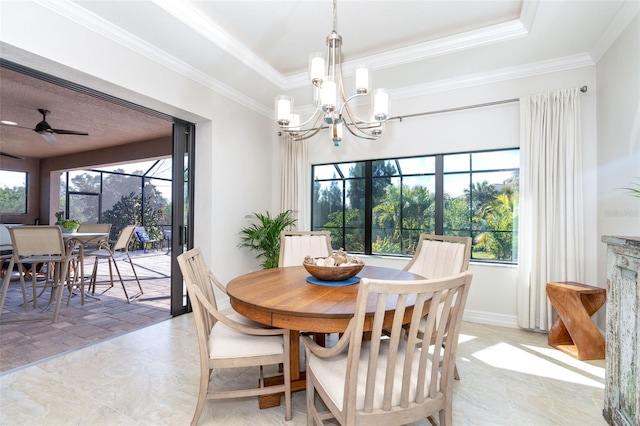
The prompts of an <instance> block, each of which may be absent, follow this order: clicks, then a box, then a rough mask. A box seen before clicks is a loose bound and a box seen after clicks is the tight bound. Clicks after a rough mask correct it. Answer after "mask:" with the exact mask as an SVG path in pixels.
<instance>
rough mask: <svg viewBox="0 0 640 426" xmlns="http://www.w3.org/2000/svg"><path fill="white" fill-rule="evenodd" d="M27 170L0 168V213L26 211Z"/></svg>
mask: <svg viewBox="0 0 640 426" xmlns="http://www.w3.org/2000/svg"><path fill="white" fill-rule="evenodd" d="M28 181H29V174H28V173H27V172H15V171H9V170H0V213H2V214H26V213H27V182H28Z"/></svg>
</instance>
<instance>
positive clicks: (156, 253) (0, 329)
mask: <svg viewBox="0 0 640 426" xmlns="http://www.w3.org/2000/svg"><path fill="white" fill-rule="evenodd" d="M132 258H133V263H134V265H135V268H136V272H137V274H138V277H139V279H140V283H141V285H142V288H143V290H144V294H143V295H142V296H141V297H140V298H138V299H135V300H134V301H133V302H132V303H127V302H126V298H125V295H124V291H123V290H122V287H121V286H120V283H119V282H116V286H115V287H113V288H111V289H109V290H108V291H107V292H106V293H104V294H99V293H101V292H103V291H105V289H107V287H105V286H102V287H100V286H98V287H97V289H96V296H98V298H99V299H96V298H87V299H86V300H85V304H84V305H81V304H80V297H79V296H78V295H75V296H74V297H72V298H71V301H70V304H69V306H68V307H67V306H66V300H67V299H66V297H67V294H68V293H66V290H65V293H64V298H63V303H62V306H61V308H60V314H59V317H58V321H57V322H56V323H52V322H51V321H50V320H46V321H27V322H3V323H0V371H4V372H6V371H8V370H11V369H14V368H18V367H21V366H24V365H29V364H31V363H33V362H37V361H40V360H43V359H46V358H48V357H51V356H56V355H58V354H61V353H63V352H67V351H69V350H73V349H78V348H81V347H84V346H87V345H88V344H91V343H95V342H98V341H100V340H103V339H107V338H110V337H114V336H117V335H119V334H122V333H126V332H129V331H132V330H136V329H139V328H141V327H145V326H148V325H150V324H155V323H157V322H159V321H164V320H166V319H169V318H170V317H171V316H170V313H169V300H170V299H169V292H170V275H171V273H170V260H171V259H170V256H168V255H167V254H166V252H164V251H160V250H153V251H148V252H147V253H144V252H142V251H140V252H133V253H132ZM118 264H119V268H120V272H121V274H122V276H123V279H124V280H125V285H126V287H127V291H129V292H130V295H132V294H135V291H134V289H135V290H137V284H136V283H135V280H134V276H133V273H132V271H131V268H130V266H129V265H128V264H127V263H123V262H118ZM92 267H93V260H92V258H88V259H87V261H86V262H85V275H86V276H88V275H89V274H90V272H91V268H92ZM114 274H115V272H114ZM108 277H109V274H108V267H107V263H106V262H105V261H102V262H101V263H100V268H99V269H98V282H105V283H106V282H108ZM116 281H117V276H116ZM26 285H27V291H28V295H29V294H30V290H31V287H30V281H29V282H27V283H26ZM9 288H10V290H9V292H8V295H7V300H6V301H5V305H4V308H3V310H2V317H1V320H2V321H6V320H15V319H28V318H34V317H43V316H47V317H51V315H52V310H53V308H51V309H50V310H49V311H48V312H45V313H42V312H41V311H42V310H41V309H33V308H32V307H29V309H27V310H24V308H23V307H22V306H21V304H22V293H21V291H20V286H19V285H18V275H17V274H13V276H12V282H11V285H10V287H9ZM48 294H49V292H48V291H47V292H46V293H45V294H44V295H43V296H41V297H40V298H39V305H40V306H41V307H42V306H44V305H46V302H47V300H48ZM29 300H31V298H30V299H29Z"/></svg>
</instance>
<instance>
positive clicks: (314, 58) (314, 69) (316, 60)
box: [309, 52, 325, 85]
mask: <svg viewBox="0 0 640 426" xmlns="http://www.w3.org/2000/svg"><path fill="white" fill-rule="evenodd" d="M324 74H325V69H324V57H323V56H322V53H319V52H315V53H312V54H311V55H309V78H310V79H311V82H312V83H313V84H314V85H318V84H322V78H323V77H324Z"/></svg>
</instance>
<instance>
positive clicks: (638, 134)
mask: <svg viewBox="0 0 640 426" xmlns="http://www.w3.org/2000/svg"><path fill="white" fill-rule="evenodd" d="M597 74H598V169H597V179H596V182H597V184H596V186H595V187H596V188H597V193H598V204H597V215H598V220H597V231H596V232H595V235H594V237H595V238H596V240H597V245H598V276H597V277H598V283H599V284H600V286H601V287H604V284H605V283H606V279H607V277H606V273H607V270H606V262H607V258H606V245H605V244H604V243H602V241H601V237H602V236H603V235H629V236H638V235H640V198H634V197H631V196H630V195H628V194H627V192H626V191H625V190H623V189H621V188H625V187H630V186H632V183H634V182H635V183H636V184H640V15H636V17H635V19H634V20H633V21H632V22H631V23H630V24H629V25H628V26H627V28H626V30H625V31H624V32H623V33H622V34H621V35H620V37H618V39H617V40H616V42H615V43H614V44H613V45H612V46H611V47H610V48H609V50H608V51H607V53H606V54H605V55H604V56H603V57H602V58H601V59H600V61H599V62H598V64H597ZM604 317H605V316H604V315H603V314H600V315H599V318H598V324H599V325H600V328H604Z"/></svg>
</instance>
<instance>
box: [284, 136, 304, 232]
mask: <svg viewBox="0 0 640 426" xmlns="http://www.w3.org/2000/svg"><path fill="white" fill-rule="evenodd" d="M306 162H307V143H306V141H305V140H302V141H294V140H293V139H292V138H291V135H289V134H288V133H285V132H282V136H280V194H281V198H280V211H286V210H293V211H294V212H296V217H298V222H300V216H299V215H298V213H299V212H301V211H304V200H305V199H304V194H305V164H306ZM298 225H300V224H299V223H298Z"/></svg>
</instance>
